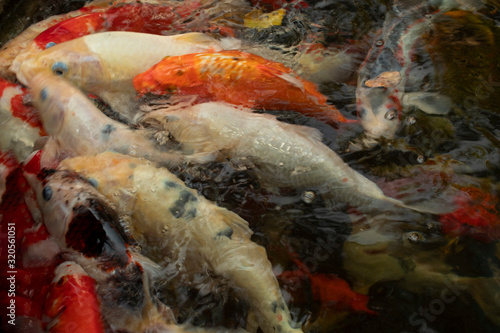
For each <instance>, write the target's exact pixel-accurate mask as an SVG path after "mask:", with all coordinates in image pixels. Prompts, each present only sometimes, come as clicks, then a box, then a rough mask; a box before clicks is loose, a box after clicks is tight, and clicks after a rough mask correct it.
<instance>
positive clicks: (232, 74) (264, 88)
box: [134, 50, 349, 124]
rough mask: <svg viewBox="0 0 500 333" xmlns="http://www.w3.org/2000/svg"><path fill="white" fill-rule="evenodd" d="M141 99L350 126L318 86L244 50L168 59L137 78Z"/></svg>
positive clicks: (280, 65) (275, 63) (135, 79)
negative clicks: (286, 113) (185, 98)
mask: <svg viewBox="0 0 500 333" xmlns="http://www.w3.org/2000/svg"><path fill="white" fill-rule="evenodd" d="M134 87H135V89H136V90H137V92H139V94H140V95H144V94H147V93H154V94H158V95H163V94H169V93H175V94H185V95H197V96H199V100H200V102H201V101H207V100H209V101H224V102H227V103H231V104H236V105H241V106H244V107H248V108H256V109H267V110H294V111H297V112H301V113H304V114H311V115H314V116H315V117H318V118H321V119H323V120H325V121H326V122H328V123H332V124H337V123H339V122H348V121H349V120H347V119H346V118H345V117H344V116H343V115H342V114H341V113H340V112H339V111H338V110H337V109H336V108H335V107H334V106H333V105H329V104H327V98H326V96H324V95H323V94H321V93H320V92H319V91H318V90H317V89H316V86H315V85H314V84H313V83H312V82H309V81H307V80H304V79H302V78H300V77H299V75H297V74H296V73H295V72H294V71H293V70H291V69H290V68H287V67H285V66H284V65H283V64H281V63H277V62H273V61H270V60H267V59H265V58H262V57H260V56H257V55H254V54H250V53H246V52H241V51H236V50H232V51H219V52H201V53H195V54H187V55H181V56H174V57H168V58H165V59H163V60H162V61H160V62H159V63H158V64H156V65H155V66H153V67H152V68H150V69H149V70H147V71H146V72H144V73H141V74H139V75H137V76H136V77H135V78H134Z"/></svg>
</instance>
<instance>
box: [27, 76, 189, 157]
mask: <svg viewBox="0 0 500 333" xmlns="http://www.w3.org/2000/svg"><path fill="white" fill-rule="evenodd" d="M30 85H31V87H32V89H31V92H32V97H33V102H34V104H35V106H36V107H37V110H38V112H39V115H40V118H41V121H42V124H43V126H44V129H45V130H46V132H47V134H49V135H51V136H52V138H53V142H52V143H53V144H54V146H55V149H56V150H58V151H56V152H55V154H59V153H60V154H62V155H63V156H64V155H65V156H67V155H70V156H82V155H95V154H98V153H101V152H104V151H106V150H112V151H117V152H121V153H125V154H131V155H137V156H142V157H147V158H149V159H151V160H155V161H162V162H165V163H172V164H175V163H177V162H179V160H180V157H179V155H176V154H170V153H168V152H164V151H162V150H161V149H159V147H158V145H155V143H154V141H153V140H152V139H149V138H148V136H147V132H146V131H144V130H133V129H131V128H130V127H129V126H127V125H124V124H122V123H120V122H118V121H115V120H112V119H110V118H108V117H106V116H105V115H104V114H103V113H102V112H101V111H100V110H99V109H97V108H96V106H95V105H94V104H93V103H92V102H91V101H90V100H89V99H88V98H87V96H85V94H83V93H82V92H81V91H80V90H79V89H78V88H76V87H75V86H73V85H72V84H71V83H70V82H68V81H66V80H65V79H63V78H61V77H57V76H55V75H52V74H50V73H48V74H47V73H41V74H39V75H37V76H36V77H35V78H34V79H33V80H32V81H31V82H30Z"/></svg>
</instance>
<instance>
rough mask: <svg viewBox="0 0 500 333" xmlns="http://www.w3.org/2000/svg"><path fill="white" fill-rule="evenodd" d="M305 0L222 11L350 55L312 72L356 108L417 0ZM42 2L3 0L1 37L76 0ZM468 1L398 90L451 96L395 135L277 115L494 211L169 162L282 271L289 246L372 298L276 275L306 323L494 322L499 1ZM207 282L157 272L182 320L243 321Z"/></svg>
mask: <svg viewBox="0 0 500 333" xmlns="http://www.w3.org/2000/svg"><path fill="white" fill-rule="evenodd" d="M305 2H306V3H307V4H308V5H309V6H308V7H307V8H292V7H291V6H289V5H286V6H285V8H286V9H287V14H286V16H285V17H284V20H283V23H282V25H281V26H273V27H270V28H267V29H262V30H257V29H250V28H246V27H244V26H242V24H241V21H242V20H240V21H238V20H231V21H230V22H229V23H228V20H216V22H219V23H220V24H227V25H231V26H233V27H235V28H236V31H237V33H238V36H239V37H240V38H243V39H245V40H246V41H248V42H251V43H256V44H261V45H265V46H267V47H270V48H272V49H274V50H278V51H282V52H283V53H287V54H291V55H294V54H298V52H300V47H301V46H303V45H306V44H307V45H310V44H318V45H321V46H324V47H326V48H328V49H329V50H332V52H333V53H335V52H345V53H346V54H348V56H349V57H348V59H349V62H348V63H346V64H344V66H345V69H344V71H343V72H342V73H343V75H342V76H340V77H336V80H335V81H333V80H322V81H321V82H318V84H319V88H320V90H321V92H323V93H324V94H325V95H327V96H328V97H329V100H330V101H331V103H333V104H334V105H335V106H337V108H338V109H339V110H340V111H341V112H342V113H343V114H344V115H345V116H346V117H349V118H351V119H355V118H356V117H357V110H356V80H357V74H358V70H359V68H360V66H361V65H362V63H363V61H364V59H365V56H366V54H367V53H368V52H369V50H370V49H371V48H372V46H373V45H374V43H376V41H377V36H378V32H379V31H380V29H382V28H383V26H384V24H387V22H388V20H390V17H391V15H392V14H393V13H394V11H395V10H398V11H403V12H404V11H405V10H408V9H409V8H412V6H415V5H417V4H415V3H411V2H410V1H399V2H395V3H393V2H390V1H376V0H373V1H369V0H361V1H348V0H339V1H327V0H325V1H305ZM50 3H51V4H52V3H54V5H53V6H52V5H50V4H49V2H45V3H44V4H42V3H38V2H36V1H34V2H28V1H21V2H19V3H17V4H16V5H13V4H12V3H10V2H8V3H7V4H6V5H5V7H4V12H3V13H2V17H1V19H0V29H2V36H1V38H2V39H0V42H1V43H5V41H6V40H7V39H8V38H11V37H12V36H13V35H15V34H16V33H18V32H19V31H21V30H22V29H21V28H19V27H20V26H21V25H22V26H23V27H25V26H26V24H27V23H33V22H34V21H37V20H39V19H41V18H43V17H45V16H48V15H51V14H56V13H61V12H66V11H68V10H71V9H75V8H77V7H78V6H79V5H81V4H82V2H78V1H71V2H67V3H66V2H65V3H64V4H61V3H60V2H57V1H55V2H50ZM266 3H274V2H273V1H267V2H266V1H262V5H263V6H265V4H266ZM473 4H474V5H475V6H476V7H471V8H469V7H466V8H462V7H460V6H458V5H455V6H450V7H448V8H446V9H445V10H443V9H441V12H440V13H441V14H439V15H437V18H436V19H434V20H433V21H432V22H430V23H429V24H430V25H431V26H430V28H429V29H428V30H427V31H426V33H425V34H423V35H422V36H421V38H419V39H418V41H417V43H416V44H415V46H414V54H413V56H412V63H411V65H410V66H409V70H408V77H409V79H408V81H407V86H406V87H405V90H406V91H408V92H418V91H427V90H429V89H432V91H436V92H438V93H440V94H443V95H446V96H448V97H449V98H450V99H451V100H452V101H453V108H452V109H451V111H450V112H449V113H448V114H447V115H431V114H427V113H425V112H422V111H421V110H419V109H417V108H415V107H408V108H403V113H402V114H401V115H400V118H401V119H400V126H399V127H398V131H397V134H396V137H395V138H393V139H391V140H389V139H380V140H378V141H376V142H374V143H370V144H368V143H367V140H366V137H365V135H364V134H363V129H362V128H361V126H359V125H349V126H342V127H341V128H340V129H338V130H336V129H333V128H331V127H329V126H326V125H324V124H322V123H321V122H319V121H317V120H314V119H311V118H308V117H305V116H303V115H298V114H295V113H288V112H275V114H277V115H278V117H279V119H280V120H282V121H286V122H290V123H294V124H301V125H308V126H313V127H316V128H318V129H319V130H321V131H322V133H323V134H324V136H325V137H324V143H325V144H327V145H328V146H329V147H330V148H332V149H333V150H335V151H336V152H337V153H339V154H340V155H341V156H342V158H343V159H344V161H346V162H347V163H348V164H349V165H350V166H351V167H352V168H354V169H355V170H357V171H359V172H360V173H362V174H363V175H365V176H367V177H368V178H370V179H372V180H374V181H376V182H377V184H378V185H379V186H380V187H381V188H382V189H383V190H384V192H385V193H386V194H387V195H389V196H392V197H397V198H402V199H404V200H405V201H409V202H421V201H426V202H433V203H434V204H437V205H452V204H453V203H454V198H455V197H456V196H457V195H458V194H459V193H461V192H462V193H468V195H469V197H472V199H473V200H475V201H474V202H475V203H476V204H477V206H482V207H486V208H487V212H488V214H489V215H485V213H484V212H483V211H481V210H479V209H478V208H477V207H474V208H470V209H469V210H467V207H468V206H467V205H465V204H461V205H462V206H463V207H465V213H464V214H463V215H462V216H461V218H462V224H460V223H459V226H458V227H456V228H455V229H454V230H453V231H450V230H449V229H447V228H446V227H444V225H443V223H444V222H443V219H442V216H438V215H430V214H419V213H415V212H410V211H401V212H385V211H381V212H379V213H377V214H375V213H371V214H364V215H362V214H360V213H357V212H356V211H355V210H353V209H352V208H351V207H347V206H345V205H338V206H335V207H333V208H332V207H327V205H326V204H325V202H323V201H322V199H321V198H320V197H315V199H314V200H313V201H312V202H311V203H308V202H305V201H304V200H303V195H304V191H303V190H302V189H299V190H297V189H282V190H281V191H280V192H279V193H271V192H269V191H268V190H266V189H263V188H261V186H260V185H259V183H258V181H257V180H256V178H255V177H254V176H253V174H252V172H251V170H246V169H242V168H239V167H238V166H235V165H233V164H231V163H229V162H227V163H213V164H210V165H208V166H203V167H197V166H193V167H190V168H187V169H183V170H176V171H175V172H176V174H178V175H179V177H180V178H182V179H183V180H184V181H185V182H186V184H187V185H188V186H190V187H192V188H195V189H197V190H198V191H199V192H200V193H202V194H203V195H204V196H205V197H207V198H208V199H210V200H213V201H215V202H217V204H219V205H220V206H223V207H226V208H228V209H230V210H232V211H234V212H236V213H238V214H239V215H240V216H242V217H243V218H244V219H246V220H247V221H248V222H249V223H250V226H251V228H252V230H253V231H254V236H253V240H254V241H255V242H257V243H259V244H261V245H263V246H264V247H266V249H267V252H268V255H269V258H270V260H271V262H272V263H273V265H274V266H275V268H276V273H277V274H279V273H281V272H282V271H293V270H297V265H296V264H295V263H294V262H293V261H292V260H290V257H291V256H292V254H291V253H292V252H293V253H294V256H296V258H298V260H300V261H301V262H303V263H305V265H307V267H308V268H309V271H310V272H311V273H312V274H313V275H315V274H316V275H319V274H324V275H332V276H333V275H335V276H337V277H338V278H341V279H343V280H345V281H347V283H348V284H349V285H350V287H351V288H353V289H354V290H355V291H357V292H359V293H362V294H365V295H367V296H368V297H369V300H368V303H367V306H368V308H369V309H371V310H373V311H376V312H377V314H369V313H366V311H358V312H356V311H354V310H352V309H349V308H348V307H347V308H345V307H344V309H347V310H345V311H342V310H339V306H340V305H341V304H340V305H339V304H338V302H340V303H342V302H344V303H348V302H349V301H345V300H344V301H338V300H337V304H335V302H334V300H332V299H324V300H323V301H322V300H320V299H318V297H317V296H316V295H315V294H314V292H313V289H314V285H313V283H312V281H311V280H310V279H308V278H300V279H294V280H292V279H288V280H287V279H281V280H280V283H281V286H282V288H283V291H284V292H285V294H286V295H287V300H288V301H289V302H290V308H291V311H292V313H293V315H294V317H295V319H296V320H297V321H300V322H301V323H303V324H304V330H305V331H309V332H367V331H368V332H472V331H474V332H498V331H500V328H499V327H500V259H499V258H500V248H499V247H498V241H497V239H498V237H499V236H500V233H499V229H500V218H499V217H498V209H499V208H500V206H499V202H498V196H499V195H500V182H499V180H500V100H499V98H498V96H499V93H500V52H499V51H500V28H499V24H500V16H499V13H500V12H499V10H500V7H498V6H497V5H498V4H497V3H495V2H488V3H483V2H479V1H478V2H477V3H473ZM439 5H440V3H439V2H437V1H436V2H435V3H429V10H430V11H431V12H432V13H434V12H436V11H438V10H439V9H440V7H439ZM299 7H300V6H299ZM30 8H31V9H30ZM33 8H36V9H33ZM463 9H467V10H463ZM29 10H31V11H29ZM450 12H452V13H453V14H452V15H446V14H445V13H450ZM21 13H24V14H26V15H25V16H23V14H21ZM35 13H38V14H36V15H35ZM41 13H42V14H41ZM193 15H195V13H193ZM221 16H223V15H221ZM236 16H237V15H236ZM225 17H227V16H225ZM240 19H241V17H240ZM410 24H411V22H408V25H410ZM382 60H383V59H382ZM306 74H307V73H306ZM471 188H473V189H476V190H477V191H478V192H471V190H470V189H471ZM310 190H312V191H313V192H314V189H310ZM474 193H480V194H478V195H477V196H475V194H474ZM474 214H479V216H483V217H484V219H483V220H482V221H484V220H486V221H487V222H488V225H486V226H478V225H476V224H477V223H478V222H477V221H478V218H477V217H475V216H474ZM481 214H482V215H481ZM475 223H476V224H475ZM203 283H207V279H206V278H203V277H200V279H199V285H200V286H201V285H202V284H203ZM211 288H212V289H211V292H208V293H206V292H203V291H199V290H196V288H179V289H177V290H175V292H174V291H173V290H171V289H169V288H166V287H164V286H162V285H159V286H158V293H159V295H161V296H162V297H163V298H164V299H165V300H166V301H167V303H170V302H176V304H178V305H179V316H180V320H181V321H189V322H192V323H194V324H197V325H214V326H217V325H225V326H233V327H237V326H239V325H241V324H243V323H244V316H245V315H246V311H247V309H246V307H245V305H244V304H241V302H238V301H237V300H236V299H235V297H234V296H233V295H232V294H231V291H230V290H228V288H227V287H226V286H224V284H223V283H222V284H213V285H211ZM209 289H210V288H209ZM214 290H215V291H216V292H214ZM325 297H326V296H325ZM340 307H341V306H340Z"/></svg>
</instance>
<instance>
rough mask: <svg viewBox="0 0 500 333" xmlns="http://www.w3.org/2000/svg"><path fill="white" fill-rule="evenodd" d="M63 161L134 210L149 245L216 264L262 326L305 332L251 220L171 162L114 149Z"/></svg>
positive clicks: (120, 208) (193, 266)
mask: <svg viewBox="0 0 500 333" xmlns="http://www.w3.org/2000/svg"><path fill="white" fill-rule="evenodd" d="M60 168H63V169H69V170H73V171H76V172H78V173H80V174H82V175H83V176H85V177H88V179H89V180H90V181H91V182H92V183H94V184H95V185H96V188H97V190H98V191H99V192H101V193H102V194H104V195H105V196H106V198H107V199H108V200H110V201H111V202H112V203H113V204H114V205H116V207H117V212H118V213H119V214H120V215H125V216H130V219H131V226H130V227H129V228H130V233H131V235H132V237H134V239H135V240H136V241H138V243H139V244H140V245H141V246H142V248H143V250H144V251H145V253H149V254H150V255H151V254H153V255H154V254H157V256H160V257H156V258H155V259H156V260H157V261H163V260H167V261H168V260H169V258H170V259H171V260H172V261H174V262H176V265H180V266H181V267H183V268H182V269H183V270H184V269H185V270H186V271H189V272H190V271H192V270H195V271H197V272H205V271H212V272H214V273H215V274H217V275H219V276H222V277H223V278H225V279H226V280H227V281H228V283H229V285H230V286H232V287H233V288H234V290H235V292H236V294H237V295H238V296H239V297H241V298H242V299H244V300H245V301H246V302H248V304H249V306H250V309H251V310H252V311H253V313H255V314H256V319H257V322H258V324H259V326H260V327H261V329H262V331H263V332H266V333H268V332H283V333H286V332H301V330H300V329H294V328H292V326H291V318H290V313H289V312H288V309H287V306H286V303H285V301H284V299H283V297H282V295H281V291H280V288H279V285H278V281H277V279H276V277H275V276H274V274H273V271H272V267H271V263H270V262H269V260H268V258H267V255H266V251H265V249H264V248H263V247H261V246H259V245H257V244H255V243H254V242H252V241H251V240H250V236H251V235H252V231H251V230H250V229H249V227H248V223H247V222H246V221H245V220H243V219H242V218H240V217H239V216H238V215H236V214H235V213H233V212H230V211H228V210H227V209H225V208H221V207H218V206H216V205H215V204H214V203H212V202H210V201H208V200H206V199H205V198H204V197H202V196H200V195H198V194H197V192H196V191H194V190H192V189H189V188H187V187H186V186H185V185H184V183H183V182H182V181H181V180H179V179H178V178H177V177H176V176H174V175H173V174H171V173H170V172H169V171H168V170H167V169H164V168H156V167H155V166H153V165H151V163H150V162H148V161H145V160H143V159H138V158H133V157H129V156H125V155H120V154H116V153H111V152H107V153H103V154H100V155H97V156H94V157H85V158H83V157H82V158H79V157H75V158H70V159H66V160H64V161H63V162H62V163H61V165H60Z"/></svg>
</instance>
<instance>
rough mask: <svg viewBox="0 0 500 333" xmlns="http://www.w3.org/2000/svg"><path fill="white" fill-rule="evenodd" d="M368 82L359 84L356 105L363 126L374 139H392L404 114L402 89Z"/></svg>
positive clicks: (392, 85) (397, 85)
mask: <svg viewBox="0 0 500 333" xmlns="http://www.w3.org/2000/svg"><path fill="white" fill-rule="evenodd" d="M370 81H371V82H374V80H366V81H364V82H361V83H360V84H358V89H357V90H356V99H357V101H356V103H357V109H358V114H359V116H360V118H361V125H362V126H363V128H364V129H365V131H366V134H367V135H368V136H370V137H372V138H380V137H385V138H387V139H392V138H394V136H395V135H396V131H397V130H398V127H399V123H400V121H399V117H400V114H401V112H402V105H401V95H402V92H401V89H400V88H401V87H399V84H384V85H381V84H380V83H379V84H370Z"/></svg>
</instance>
